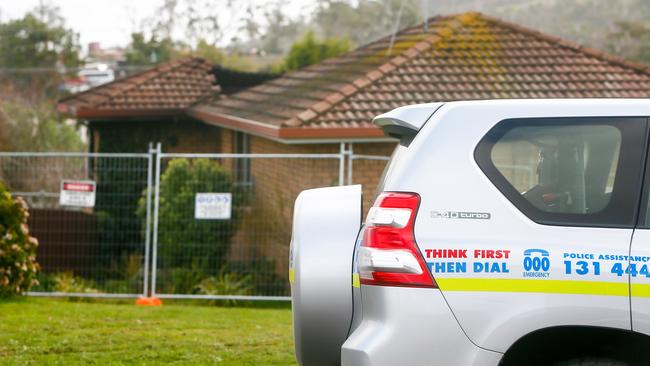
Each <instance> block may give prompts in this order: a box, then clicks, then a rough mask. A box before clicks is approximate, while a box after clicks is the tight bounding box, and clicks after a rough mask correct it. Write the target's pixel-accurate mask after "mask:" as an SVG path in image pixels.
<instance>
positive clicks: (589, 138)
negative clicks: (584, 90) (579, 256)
mask: <svg viewBox="0 0 650 366" xmlns="http://www.w3.org/2000/svg"><path fill="white" fill-rule="evenodd" d="M645 136H646V119H645V118H566V119H563V118H552V119H512V120H505V121H502V122H500V123H499V124H498V125H497V126H496V127H495V128H493V129H492V130H491V131H490V132H489V133H488V134H487V136H485V138H484V139H483V140H482V141H481V143H480V144H479V145H478V147H477V149H476V151H475V158H476V160H477V162H478V164H479V166H480V167H481V169H482V170H483V171H484V172H485V174H486V175H487V176H488V177H489V178H490V180H491V181H492V182H493V183H494V184H495V185H496V186H497V188H499V190H500V191H501V192H502V193H503V194H504V195H505V196H506V197H507V198H508V199H509V200H510V201H512V203H513V204H515V206H517V208H519V209H520V210H521V211H522V212H523V213H524V214H526V215H527V216H528V217H530V218H531V219H532V220H534V221H536V222H539V223H543V224H552V225H569V226H603V227H632V226H633V224H634V217H635V215H636V207H637V202H638V196H639V191H640V183H641V173H642V163H643V159H644V156H645V154H644V151H645V140H646V139H645Z"/></svg>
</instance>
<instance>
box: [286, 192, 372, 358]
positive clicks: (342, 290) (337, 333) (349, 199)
mask: <svg viewBox="0 0 650 366" xmlns="http://www.w3.org/2000/svg"><path fill="white" fill-rule="evenodd" d="M361 202H362V197H361V186H360V185H355V186H344V187H332V188H318V189H311V190H307V191H303V192H302V193H300V195H299V196H298V198H297V199H296V204H295V207H294V218H293V233H292V237H291V249H290V254H289V280H290V282H291V304H292V311H293V331H294V340H295V349H296V358H297V360H298V363H299V364H300V365H302V366H321V365H323V366H324V365H340V363H341V345H342V344H343V342H345V339H346V338H347V335H348V331H349V329H350V323H351V321H352V279H351V278H352V258H353V254H354V246H355V242H356V238H357V235H358V233H359V228H360V227H361Z"/></svg>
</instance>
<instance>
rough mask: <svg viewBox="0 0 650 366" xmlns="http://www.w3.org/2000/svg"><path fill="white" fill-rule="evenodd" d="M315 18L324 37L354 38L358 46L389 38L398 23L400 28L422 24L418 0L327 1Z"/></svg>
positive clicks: (320, 7)
mask: <svg viewBox="0 0 650 366" xmlns="http://www.w3.org/2000/svg"><path fill="white" fill-rule="evenodd" d="M400 8H401V9H400ZM312 17H313V25H314V26H315V27H316V30H317V31H318V32H319V34H321V35H322V36H323V37H325V38H342V37H350V41H351V42H352V43H353V44H354V45H355V46H358V45H363V44H366V43H368V42H371V41H373V40H375V39H378V38H380V37H383V36H387V35H389V34H390V33H391V32H393V31H394V30H395V25H396V23H397V22H399V23H398V27H397V28H398V29H402V28H404V27H407V26H411V25H414V24H416V23H418V22H422V16H421V15H420V5H419V1H418V0H359V1H356V2H354V3H353V2H347V1H338V0H326V1H321V2H319V6H318V8H316V10H315V11H314V14H313V15H312Z"/></svg>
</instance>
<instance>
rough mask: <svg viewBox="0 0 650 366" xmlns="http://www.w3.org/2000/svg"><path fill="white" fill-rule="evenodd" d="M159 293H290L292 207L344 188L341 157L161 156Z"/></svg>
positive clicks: (157, 240) (242, 295)
mask: <svg viewBox="0 0 650 366" xmlns="http://www.w3.org/2000/svg"><path fill="white" fill-rule="evenodd" d="M159 162H160V163H159V165H160V180H159V181H160V184H159V185H158V186H157V187H158V192H157V194H156V195H155V196H156V197H158V200H157V203H156V205H155V206H157V209H156V210H155V212H157V216H156V217H155V218H154V222H155V223H156V224H155V226H156V230H155V234H154V248H155V249H154V253H155V254H154V261H155V262H154V271H153V274H154V277H153V281H152V283H153V285H152V286H153V288H154V289H155V293H156V296H159V297H188V296H190V297H203V298H213V299H217V298H222V297H224V296H226V297H228V298H231V297H233V296H235V297H239V298H257V297H264V298H266V299H270V298H277V299H282V298H285V297H286V296H288V295H289V288H288V284H289V283H288V279H287V273H288V267H287V265H288V264H287V258H288V256H289V242H290V240H291V220H292V214H293V202H294V201H295V199H296V197H297V196H298V194H299V193H300V191H302V190H304V189H308V188H315V187H322V186H331V185H337V184H339V181H340V178H339V174H340V165H341V163H340V162H341V155H340V154H330V155H327V154H320V155H315V154H313V155H309V154H305V155H289V154H277V155H273V154H161V155H160V158H159Z"/></svg>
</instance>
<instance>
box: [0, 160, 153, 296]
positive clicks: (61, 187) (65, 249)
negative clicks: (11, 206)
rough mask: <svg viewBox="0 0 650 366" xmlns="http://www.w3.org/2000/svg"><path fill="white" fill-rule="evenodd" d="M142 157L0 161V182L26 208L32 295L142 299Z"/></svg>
mask: <svg viewBox="0 0 650 366" xmlns="http://www.w3.org/2000/svg"><path fill="white" fill-rule="evenodd" d="M152 165H153V164H152V159H151V156H150V155H149V154H101V155H100V154H84V153H0V181H1V182H3V183H4V184H5V186H6V187H7V188H8V189H9V191H10V192H12V194H13V195H15V196H22V197H23V198H24V199H25V200H26V201H27V203H28V206H29V208H30V217H29V221H28V224H29V227H30V231H31V233H32V235H34V236H35V237H36V238H37V239H39V243H40V244H39V247H38V249H37V259H38V262H39V264H40V266H41V272H40V275H39V278H38V280H39V284H38V285H37V286H36V287H34V288H32V291H33V292H34V293H42V292H46V293H50V294H51V293H61V294H66V295H70V296H72V295H75V296H104V295H133V296H135V295H136V294H143V293H145V292H146V288H145V283H146V278H145V277H146V276H147V275H148V271H147V268H146V260H145V256H146V248H147V234H146V231H147V227H148V226H147V224H146V220H147V215H150V214H151V213H150V210H149V209H148V208H147V207H146V199H145V203H141V197H142V194H143V192H146V191H147V187H148V186H151V184H152V179H151V175H150V174H151V167H152Z"/></svg>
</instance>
